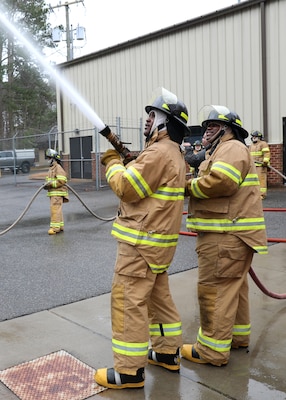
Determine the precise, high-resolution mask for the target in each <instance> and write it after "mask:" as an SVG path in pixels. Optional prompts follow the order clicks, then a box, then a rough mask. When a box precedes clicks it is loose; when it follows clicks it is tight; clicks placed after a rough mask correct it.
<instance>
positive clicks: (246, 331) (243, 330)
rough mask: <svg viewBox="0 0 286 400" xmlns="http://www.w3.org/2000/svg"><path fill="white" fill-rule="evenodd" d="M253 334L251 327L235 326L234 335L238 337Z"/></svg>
mask: <svg viewBox="0 0 286 400" xmlns="http://www.w3.org/2000/svg"><path fill="white" fill-rule="evenodd" d="M250 333H251V325H250V324H248V325H234V326H233V329H232V334H233V335H236V336H247V335H250Z"/></svg>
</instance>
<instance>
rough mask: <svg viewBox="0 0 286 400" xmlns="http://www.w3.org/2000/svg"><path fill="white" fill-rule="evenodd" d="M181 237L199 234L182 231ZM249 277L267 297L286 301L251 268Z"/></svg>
mask: <svg viewBox="0 0 286 400" xmlns="http://www.w3.org/2000/svg"><path fill="white" fill-rule="evenodd" d="M184 214H185V213H184ZM180 235H185V236H197V234H196V233H194V232H184V231H181V232H180ZM267 241H268V242H270V241H274V240H269V239H268V240H267ZM275 241H282V242H283V239H276V240H275ZM285 241H286V239H285ZM249 275H250V276H251V278H252V279H253V281H254V282H255V283H256V285H257V286H258V288H259V289H260V290H261V291H262V292H263V293H264V294H266V295H267V296H269V297H272V298H273V299H280V300H282V299H286V293H282V294H279V293H274V292H271V291H270V290H268V289H267V288H266V287H265V286H264V285H263V283H262V282H261V281H260V280H259V278H258V277H257V275H256V274H255V272H254V270H253V268H252V267H250V269H249Z"/></svg>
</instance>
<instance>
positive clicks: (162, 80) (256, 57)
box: [59, 0, 286, 150]
mask: <svg viewBox="0 0 286 400" xmlns="http://www.w3.org/2000/svg"><path fill="white" fill-rule="evenodd" d="M285 15H286V0H265V1H257V0H252V1H248V2H243V3H240V5H238V6H233V7H231V8H228V9H225V10H224V11H222V12H217V13H212V14H209V15H208V16H206V17H202V18H197V19H195V20H192V21H187V22H186V23H184V24H180V25H177V26H175V27H174V28H172V29H169V30H168V29H164V30H162V31H160V32H157V33H156V34H154V35H152V34H150V35H147V36H146V37H143V38H138V40H133V41H131V42H130V43H129V42H128V43H126V44H124V45H122V46H121V45H119V46H115V47H114V48H111V49H110V50H108V51H106V52H104V51H103V52H98V53H94V54H92V55H89V56H88V57H82V58H80V59H77V60H73V61H72V62H69V63H65V64H63V65H62V66H60V68H61V72H62V74H63V75H64V76H65V77H66V78H67V79H68V80H69V81H70V82H71V83H72V84H73V85H74V86H75V87H76V88H77V89H78V91H79V93H80V94H81V95H82V96H83V98H84V99H85V100H86V101H87V102H88V103H89V104H90V105H91V106H92V107H93V108H94V110H95V111H96V113H97V114H98V115H99V117H100V118H101V119H102V121H103V122H104V123H106V124H108V125H115V120H116V117H120V118H121V120H123V121H125V123H126V124H128V125H129V126H137V125H138V123H139V120H140V118H143V121H145V118H146V114H145V111H144V107H145V105H146V104H147V103H148V102H149V99H150V96H151V95H152V91H153V90H154V89H155V88H156V87H159V86H163V87H165V88H166V89H168V90H170V91H172V92H174V93H176V94H177V96H178V97H179V98H180V99H182V100H183V101H184V102H185V103H186V105H187V107H188V109H189V117H190V118H189V124H190V125H196V124H197V123H198V121H197V114H198V111H199V109H200V108H201V107H202V106H204V105H205V104H223V105H227V106H228V107H230V108H232V109H233V110H235V111H237V113H238V114H239V115H240V117H241V119H242V121H243V125H244V127H245V128H246V129H247V130H249V131H251V130H253V129H258V130H262V131H263V130H264V128H265V130H267V134H268V141H269V142H270V143H282V117H283V116H285V114H286V110H285V106H286V99H285V91H284V90H283V89H284V87H285V80H286V77H285V70H286V68H285V67H286V65H285V63H286V61H285V57H286V55H285V54H286V51H285V50H286V49H285V37H286V24H285V23H284V19H285ZM264 16H265V31H264V27H263V26H262V24H263V23H264V22H263V21H264V18H263V17H264ZM263 35H265V38H266V48H265V50H266V53H265V54H264V52H263V47H262V43H263ZM265 71H266V84H265V87H264V86H263V79H262V78H263V72H264V73H265ZM265 110H267V118H266V116H265V115H264V114H263V111H265ZM59 115H60V118H59V121H60V122H61V124H60V125H61V126H60V127H59V128H60V130H64V131H71V134H70V135H71V136H72V135H74V133H73V131H74V130H75V129H76V128H78V129H80V130H81V129H86V128H90V127H92V126H93V124H92V122H90V120H88V118H86V116H84V115H83V114H82V113H81V112H80V111H78V109H77V107H76V106H75V105H74V104H73V101H72V100H70V99H68V98H67V97H66V96H64V95H63V96H61V101H59ZM265 121H267V124H268V126H267V127H264V126H263V123H265ZM128 135H129V137H124V139H125V140H127V141H131V142H132V146H131V150H138V149H139V143H138V137H137V134H136V136H135V137H130V135H131V136H132V132H129V133H128ZM68 139H69V136H67V135H65V148H66V149H67V148H68ZM105 147H106V143H105V142H104V141H103V144H102V145H101V148H102V150H104V149H105Z"/></svg>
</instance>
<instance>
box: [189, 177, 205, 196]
mask: <svg viewBox="0 0 286 400" xmlns="http://www.w3.org/2000/svg"><path fill="white" fill-rule="evenodd" d="M200 179H201V178H195V179H192V183H191V190H192V193H193V195H194V196H195V197H197V198H199V199H208V198H209V197H208V196H207V195H205V194H204V193H203V192H202V191H201V189H200V187H199V185H198V183H199V180H200Z"/></svg>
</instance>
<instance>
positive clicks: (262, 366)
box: [0, 176, 286, 400]
mask: <svg viewBox="0 0 286 400" xmlns="http://www.w3.org/2000/svg"><path fill="white" fill-rule="evenodd" d="M20 179H22V182H18V183H17V185H13V184H12V185H11V184H8V183H7V184H5V177H4V179H3V177H2V178H0V185H1V186H0V197H1V202H2V205H4V208H5V210H7V213H5V217H4V216H1V219H0V226H1V228H0V231H2V230H3V229H5V228H6V227H7V226H9V224H11V223H12V222H13V221H14V220H15V219H16V218H17V217H18V215H19V214H20V213H21V212H22V210H23V209H24V206H25V205H26V204H27V203H28V201H29V200H30V199H31V197H32V195H33V193H34V192H35V191H36V190H37V188H38V187H39V184H40V182H37V181H28V180H26V178H25V177H22V176H21V177H19V180H20ZM70 185H71V186H72V187H74V188H75V189H76V190H78V193H79V194H80V195H81V196H82V198H84V200H85V201H86V202H87V203H88V204H89V206H91V205H92V207H93V209H94V210H96V212H98V213H101V215H104V216H107V217H109V216H110V215H113V213H114V212H115V211H116V207H117V199H116V198H115V197H113V194H112V192H110V191H109V190H108V189H102V190H100V193H98V192H95V191H94V190H93V187H92V185H93V183H91V182H86V183H85V184H83V182H81V183H78V182H75V181H74V182H70ZM4 189H5V190H4ZM43 192H44V191H42V192H41V195H39V197H40V196H41V197H40V199H38V200H35V202H34V203H33V205H32V206H31V208H30V209H29V211H28V212H27V214H26V215H25V216H24V217H23V220H22V221H21V222H19V224H17V226H15V227H14V228H13V229H11V230H10V231H9V232H8V233H6V234H5V235H2V236H1V238H0V240H1V258H2V262H1V280H0V282H1V283H0V285H1V291H0V300H1V302H0V304H1V316H2V322H0V349H1V350H0V371H1V370H4V369H6V368H9V367H12V366H15V365H18V364H20V363H23V362H26V361H30V360H34V359H37V358H38V357H41V356H44V355H47V354H50V353H52V352H56V351H58V350H62V349H63V350H65V351H67V352H68V353H70V354H72V355H73V356H74V357H76V358H77V359H79V360H81V361H82V362H84V363H86V364H87V365H89V366H91V367H93V368H95V369H96V368H101V367H110V366H112V351H111V324H110V293H109V291H110V282H111V279H112V271H113V264H114V260H115V252H116V242H115V241H114V240H113V239H112V238H111V237H110V227H111V223H110V222H104V221H99V220H96V221H95V219H93V218H91V217H90V215H89V214H88V213H87V212H86V210H85V209H84V208H83V206H82V205H81V204H79V203H77V202H75V201H74V200H72V201H71V202H70V203H69V205H68V206H67V208H66V210H64V212H65V216H66V231H65V232H64V234H63V235H57V236H55V237H49V236H48V235H47V233H46V232H47V227H48V219H49V210H48V203H47V199H46V198H45V197H44V193H43ZM71 199H72V195H71ZM285 199H286V189H284V188H281V189H278V190H273V191H269V196H268V199H266V200H265V202H264V203H263V205H264V207H269V208H270V207H285V204H286V203H285ZM17 205H18V206H17ZM68 207H69V208H68ZM268 214H270V212H267V213H265V215H266V217H267V219H269V227H268V230H269V233H268V236H269V237H270V236H271V237H276V238H285V237H286V235H285V216H284V215H285V214H283V212H271V215H268ZM183 220H184V218H183ZM183 223H184V221H183ZM183 223H182V229H183V228H184V225H183ZM92 244H93V245H92ZM194 246H195V238H193V237H183V236H180V244H179V246H178V249H177V254H176V260H174V268H176V271H175V272H174V270H173V266H172V267H171V268H172V272H173V273H172V275H171V276H170V285H171V290H172V293H173V296H174V300H175V302H176V304H177V307H178V310H179V312H180V314H181V318H182V323H183V336H184V342H188V343H192V342H194V341H195V338H196V334H197V329H198V326H199V311H198V303H197V295H196V281H197V268H195V267H196V256H195V255H194V254H193V253H194ZM69 253H71V254H70V255H69ZM7 254H8V256H7ZM285 256H286V244H285V243H278V242H272V243H269V254H268V255H267V256H259V255H255V257H254V262H253V267H254V269H255V272H256V274H257V275H258V277H259V279H260V280H261V281H262V282H263V284H264V285H265V286H266V287H267V288H268V289H269V290H271V291H273V292H276V293H286V284H285V279H284V277H285ZM49 259H50V262H49ZM56 259H57V260H58V263H57V264H56V263H55V260H56ZM51 260H52V261H51ZM65 260H66V261H65ZM62 262H63V264H64V267H60V266H59V265H60V264H61V263H62ZM15 264H17V266H15ZM21 268H22V270H24V271H26V274H25V273H23V272H22V273H20V271H21ZM7 269H9V270H10V274H9V273H8V272H9V271H8V272H7ZM42 270H44V271H45V273H43V271H42ZM100 271H101V272H100ZM19 276H20V278H19ZM249 284H250V300H251V316H252V318H251V319H252V335H251V345H250V347H249V352H247V351H246V350H245V349H244V350H242V349H240V350H232V352H231V358H230V362H229V364H228V365H227V366H225V367H221V368H219V367H212V366H209V365H198V364H193V363H190V362H188V361H186V360H182V366H181V371H180V374H174V373H170V372H168V371H165V370H164V369H162V368H158V367H155V366H148V367H147V368H146V381H145V388H144V389H138V390H122V391H114V390H111V389H109V390H107V391H105V392H102V393H99V394H97V395H96V396H97V397H96V396H92V397H90V398H97V399H101V398H102V399H116V400H123V399H124V400H125V399H136V400H137V399H138V400H140V399H142V400H143V399H148V400H160V399H182V400H189V399H195V400H209V399H213V400H218V399H235V400H246V399H247V400H258V399H259V400H269V399H275V400H276V399H278V400H280V399H281V400H282V399H286V382H285V350H284V349H285V347H286V335H285V327H286V321H285V312H286V300H277V299H274V298H271V297H268V296H266V295H265V294H263V293H262V291H261V290H260V289H259V288H258V287H257V285H256V284H255V283H254V282H253V280H252V279H251V278H249ZM77 286H78V287H79V288H78V289H76V288H77ZM41 291H42V296H41ZM70 291H71V292H72V293H70V295H68V294H69V292H70ZM74 291H76V294H75V293H74ZM11 292H12V293H11ZM61 292H63V294H62V297H61ZM78 297H81V298H78ZM13 298H14V300H13ZM54 299H56V300H55V301H54ZM21 300H22V304H21ZM11 302H12V304H7V303H11ZM55 303H56V304H55ZM0 398H1V399H4V400H10V399H11V400H12V399H16V398H17V397H16V396H15V395H14V394H13V393H12V392H11V391H10V390H9V389H8V388H7V387H6V386H4V385H3V384H2V383H0ZM35 400H36V399H35ZM51 400H52V399H51Z"/></svg>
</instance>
